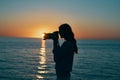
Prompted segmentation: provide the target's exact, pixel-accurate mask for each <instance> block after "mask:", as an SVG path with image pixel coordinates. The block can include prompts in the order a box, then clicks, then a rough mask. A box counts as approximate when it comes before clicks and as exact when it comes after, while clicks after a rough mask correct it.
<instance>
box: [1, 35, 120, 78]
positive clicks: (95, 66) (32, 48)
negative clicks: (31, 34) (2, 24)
mask: <svg viewBox="0 0 120 80" xmlns="http://www.w3.org/2000/svg"><path fill="white" fill-rule="evenodd" d="M61 43H62V41H61ZM77 45H78V48H79V53H78V54H75V57H74V66H73V72H72V76H71V78H72V79H71V80H120V41H119V40H77ZM55 78H56V75H55V70H54V61H53V54H52V41H51V40H47V41H46V42H45V41H42V40H40V39H23V38H3V37H0V80H55Z"/></svg>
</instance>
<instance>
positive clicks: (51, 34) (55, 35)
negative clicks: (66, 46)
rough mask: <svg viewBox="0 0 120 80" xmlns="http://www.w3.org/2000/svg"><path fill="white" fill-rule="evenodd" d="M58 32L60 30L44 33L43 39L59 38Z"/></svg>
mask: <svg viewBox="0 0 120 80" xmlns="http://www.w3.org/2000/svg"><path fill="white" fill-rule="evenodd" d="M58 34H59V32H58V31H55V32H53V33H44V36H43V40H46V39H58V38H59V36H58Z"/></svg>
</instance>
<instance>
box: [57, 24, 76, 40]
mask: <svg viewBox="0 0 120 80" xmlns="http://www.w3.org/2000/svg"><path fill="white" fill-rule="evenodd" d="M59 33H60V36H61V38H64V39H66V40H71V39H74V34H73V32H72V29H71V27H70V25H68V24H62V25H60V27H59Z"/></svg>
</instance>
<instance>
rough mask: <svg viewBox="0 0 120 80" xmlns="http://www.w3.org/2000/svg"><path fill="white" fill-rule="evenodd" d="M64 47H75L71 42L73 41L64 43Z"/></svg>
mask: <svg viewBox="0 0 120 80" xmlns="http://www.w3.org/2000/svg"><path fill="white" fill-rule="evenodd" d="M63 46H66V47H73V46H74V44H73V42H71V41H65V42H64V43H63Z"/></svg>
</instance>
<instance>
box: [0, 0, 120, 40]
mask: <svg viewBox="0 0 120 80" xmlns="http://www.w3.org/2000/svg"><path fill="white" fill-rule="evenodd" d="M119 4H120V0H0V36H9V37H31V38H41V34H42V33H52V32H53V31H57V30H58V27H59V26H60V25H61V24H64V23H68V24H69V25H70V26H71V27H72V30H73V32H74V34H75V38H78V39H120V35H119V34H120V5H119Z"/></svg>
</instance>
